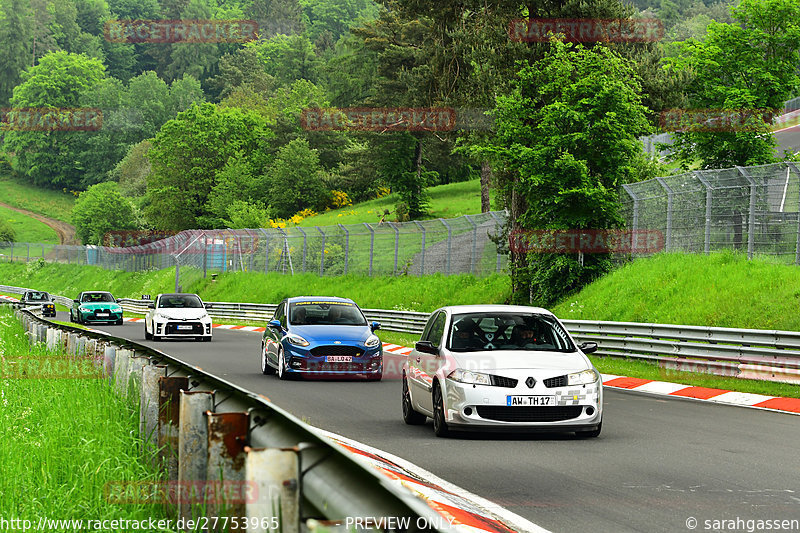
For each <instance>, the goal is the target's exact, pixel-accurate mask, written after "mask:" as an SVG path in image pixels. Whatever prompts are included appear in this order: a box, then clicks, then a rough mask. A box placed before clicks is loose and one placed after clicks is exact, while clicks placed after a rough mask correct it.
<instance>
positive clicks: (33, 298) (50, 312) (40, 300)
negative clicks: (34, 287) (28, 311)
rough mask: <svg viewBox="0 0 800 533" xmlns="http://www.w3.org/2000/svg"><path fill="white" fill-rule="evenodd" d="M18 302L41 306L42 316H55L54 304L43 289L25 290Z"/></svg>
mask: <svg viewBox="0 0 800 533" xmlns="http://www.w3.org/2000/svg"><path fill="white" fill-rule="evenodd" d="M20 303H21V304H23V305H40V306H42V316H52V317H54V316H56V304H55V303H53V298H52V297H51V296H50V294H48V293H46V292H44V291H27V292H25V294H23V295H22V298H21V299H20Z"/></svg>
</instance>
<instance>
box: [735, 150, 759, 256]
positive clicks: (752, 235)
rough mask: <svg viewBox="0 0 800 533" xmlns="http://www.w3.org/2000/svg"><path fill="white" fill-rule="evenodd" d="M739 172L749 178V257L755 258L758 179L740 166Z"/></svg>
mask: <svg viewBox="0 0 800 533" xmlns="http://www.w3.org/2000/svg"><path fill="white" fill-rule="evenodd" d="M736 169H737V170H738V171H739V173H740V174H741V175H742V176H744V177H745V179H747V182H748V183H749V184H750V213H749V218H748V220H747V258H748V259H752V258H753V248H754V247H755V233H756V180H754V179H753V178H752V177H751V176H750V173H749V172H747V171H746V170H745V169H743V168H742V167H740V166H738V165H737V166H736Z"/></svg>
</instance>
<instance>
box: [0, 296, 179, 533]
mask: <svg viewBox="0 0 800 533" xmlns="http://www.w3.org/2000/svg"><path fill="white" fill-rule="evenodd" d="M0 355H2V357H3V359H4V360H3V362H2V363H0V373H2V374H3V375H4V376H5V377H9V376H10V377H11V379H3V380H2V381H0V403H2V407H0V419H2V423H0V472H2V473H3V475H2V476H0V494H2V495H3V497H2V498H0V517H3V518H4V519H6V520H11V519H23V520H31V521H32V522H33V524H34V525H35V524H37V521H38V519H39V518H40V517H46V518H49V519H54V520H69V519H76V520H79V519H83V520H103V519H129V520H143V519H144V520H146V519H148V518H150V517H153V518H155V519H156V520H158V519H159V518H166V515H165V514H164V513H165V511H164V508H163V506H161V505H152V504H150V505H146V504H126V505H111V504H109V503H108V502H107V501H106V499H105V493H104V487H105V486H106V484H107V483H109V482H126V481H134V482H138V481H157V480H158V477H157V474H156V473H155V472H154V471H153V470H152V469H150V468H149V467H148V466H146V465H145V463H144V461H143V460H142V458H141V453H140V449H141V444H140V441H139V438H138V427H139V413H138V405H137V406H136V407H133V406H132V405H131V404H129V403H128V402H127V401H126V400H124V399H122V398H120V397H119V396H117V395H115V394H114V392H113V390H112V389H111V387H109V385H108V381H107V380H106V379H96V378H82V379H77V378H75V375H76V374H77V375H84V376H85V375H86V367H85V366H78V363H77V362H76V360H71V361H69V362H67V361H65V360H64V359H59V358H63V357H65V355H64V354H63V353H55V352H48V351H47V350H45V349H44V348H43V347H42V345H39V346H38V347H35V348H33V349H31V350H30V351H29V345H28V341H27V338H26V336H25V333H24V330H23V329H22V327H21V326H20V324H19V322H17V320H16V319H15V318H14V316H13V314H11V312H10V309H8V308H7V307H6V308H2V307H0ZM21 357H28V358H36V364H34V363H33V362H28V363H26V369H27V370H28V371H30V372H34V373H35V372H36V371H37V370H41V371H42V372H46V370H45V369H46V368H47V367H46V365H45V364H44V363H47V362H49V363H50V364H51V365H52V366H50V368H51V369H54V368H57V369H58V375H60V376H61V375H64V376H69V375H71V376H73V378H72V379H64V378H63V377H61V378H54V377H50V378H45V377H38V378H37V377H36V375H35V374H28V375H27V376H26V377H25V378H22V379H17V378H15V376H18V372H19V371H11V370H9V366H8V365H12V364H21V363H20V362H19V358H21ZM12 358H14V359H17V360H18V361H17V362H16V363H14V362H12V361H11V359H12ZM48 359H49V360H50V361H48ZM57 359H58V363H56V360H57ZM51 371H52V370H51ZM73 372H74V374H73ZM51 375H52V374H51ZM20 527H21V526H20ZM12 529H14V528H13V527H12ZM49 530H51V531H61V530H68V529H62V528H59V527H52V526H51V528H50V529H49Z"/></svg>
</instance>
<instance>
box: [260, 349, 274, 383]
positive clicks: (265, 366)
mask: <svg viewBox="0 0 800 533" xmlns="http://www.w3.org/2000/svg"><path fill="white" fill-rule="evenodd" d="M261 373H262V374H264V375H265V376H269V375H271V374H274V373H275V369H274V368H272V367H271V366H269V363H268V362H267V345H266V344H265V345H263V346H262V347H261Z"/></svg>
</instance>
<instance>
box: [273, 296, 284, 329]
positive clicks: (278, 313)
mask: <svg viewBox="0 0 800 533" xmlns="http://www.w3.org/2000/svg"><path fill="white" fill-rule="evenodd" d="M285 309H286V302H281V303H280V304H278V307H277V309H275V316H273V317H272V319H273V320H278V321H280V323H281V326H283V327H284V328H285V327H286V312H285Z"/></svg>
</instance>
